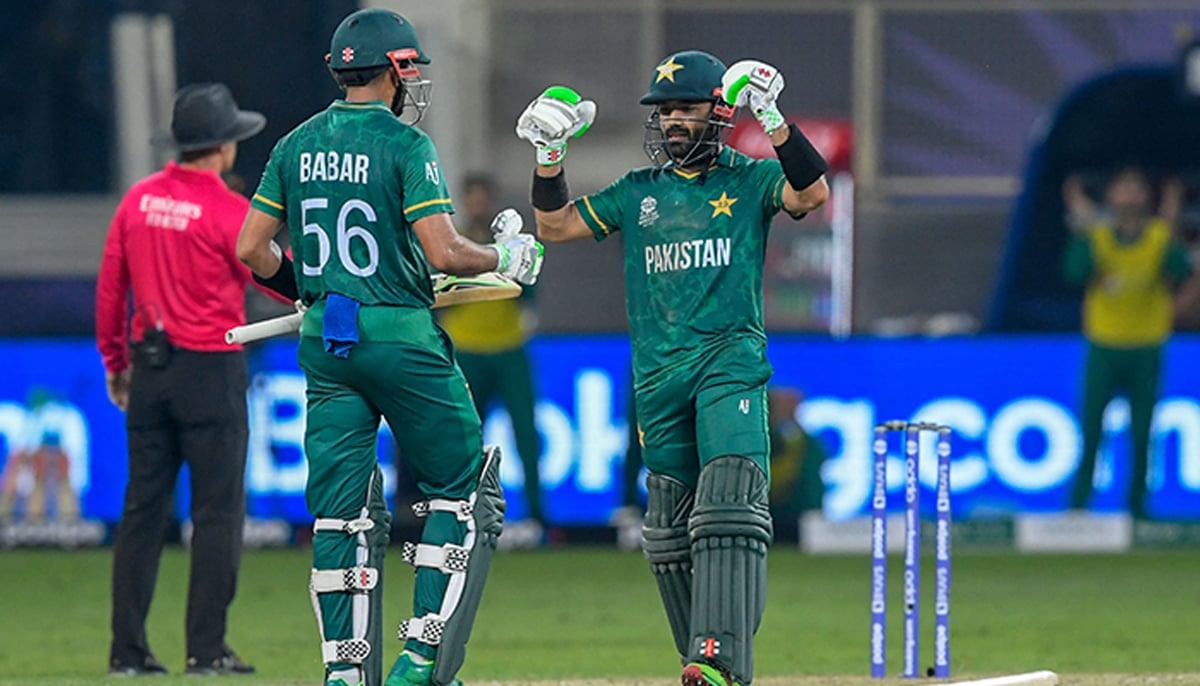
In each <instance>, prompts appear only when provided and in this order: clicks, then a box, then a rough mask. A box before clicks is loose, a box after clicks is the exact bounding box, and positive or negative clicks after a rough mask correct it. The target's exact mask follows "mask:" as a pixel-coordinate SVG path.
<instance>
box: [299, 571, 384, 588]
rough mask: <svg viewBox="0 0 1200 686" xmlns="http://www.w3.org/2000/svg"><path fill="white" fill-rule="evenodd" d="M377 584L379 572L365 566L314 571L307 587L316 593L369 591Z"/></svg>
mask: <svg viewBox="0 0 1200 686" xmlns="http://www.w3.org/2000/svg"><path fill="white" fill-rule="evenodd" d="M378 583H379V570H378V569H375V568H373V567H367V566H366V565H359V566H357V567H348V568H346V569H314V570H312V576H311V577H310V578H309V585H310V587H311V588H312V590H313V591H315V592H316V593H344V592H346V591H369V590H371V589H372V588H375V586H376V585H377V584H378Z"/></svg>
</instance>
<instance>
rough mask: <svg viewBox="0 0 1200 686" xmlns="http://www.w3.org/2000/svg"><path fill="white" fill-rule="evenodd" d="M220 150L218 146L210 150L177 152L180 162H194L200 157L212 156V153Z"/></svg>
mask: <svg viewBox="0 0 1200 686" xmlns="http://www.w3.org/2000/svg"><path fill="white" fill-rule="evenodd" d="M220 149H221V146H219V145H218V146H213V147H211V148H201V149H200V150H181V151H179V161H180V162H195V161H196V160H198V159H200V158H202V157H208V156H209V155H211V154H213V153H214V152H217V151H218V150H220Z"/></svg>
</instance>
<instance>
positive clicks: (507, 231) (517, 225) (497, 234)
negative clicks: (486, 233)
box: [491, 207, 525, 243]
mask: <svg viewBox="0 0 1200 686" xmlns="http://www.w3.org/2000/svg"><path fill="white" fill-rule="evenodd" d="M491 228H492V236H493V240H495V241H496V242H497V243H503V242H504V241H506V240H509V239H511V238H516V237H517V234H519V233H521V229H523V228H525V220H524V219H522V218H521V213H520V212H517V211H516V210H514V209H513V208H511V207H506V208H504V209H503V210H500V213H499V214H497V215H496V216H495V218H494V219H492V227H491Z"/></svg>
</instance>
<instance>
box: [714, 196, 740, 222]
mask: <svg viewBox="0 0 1200 686" xmlns="http://www.w3.org/2000/svg"><path fill="white" fill-rule="evenodd" d="M737 201H738V199H737V198H731V197H729V196H728V195H726V194H725V191H721V197H719V198H717V199H716V200H709V201H708V204H709V205H712V206H713V213H712V218H713V219H716V217H717V215H718V214H723V215H725V216H726V217H729V218H730V219H732V218H733V212H732V211H731V210H730V209H729V208H731V207H733V203H735V202H737Z"/></svg>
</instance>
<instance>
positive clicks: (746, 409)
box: [738, 398, 750, 414]
mask: <svg viewBox="0 0 1200 686" xmlns="http://www.w3.org/2000/svg"><path fill="white" fill-rule="evenodd" d="M738 411H739V412H741V413H742V414H750V399H749V398H742V399H741V400H739V401H738Z"/></svg>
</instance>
